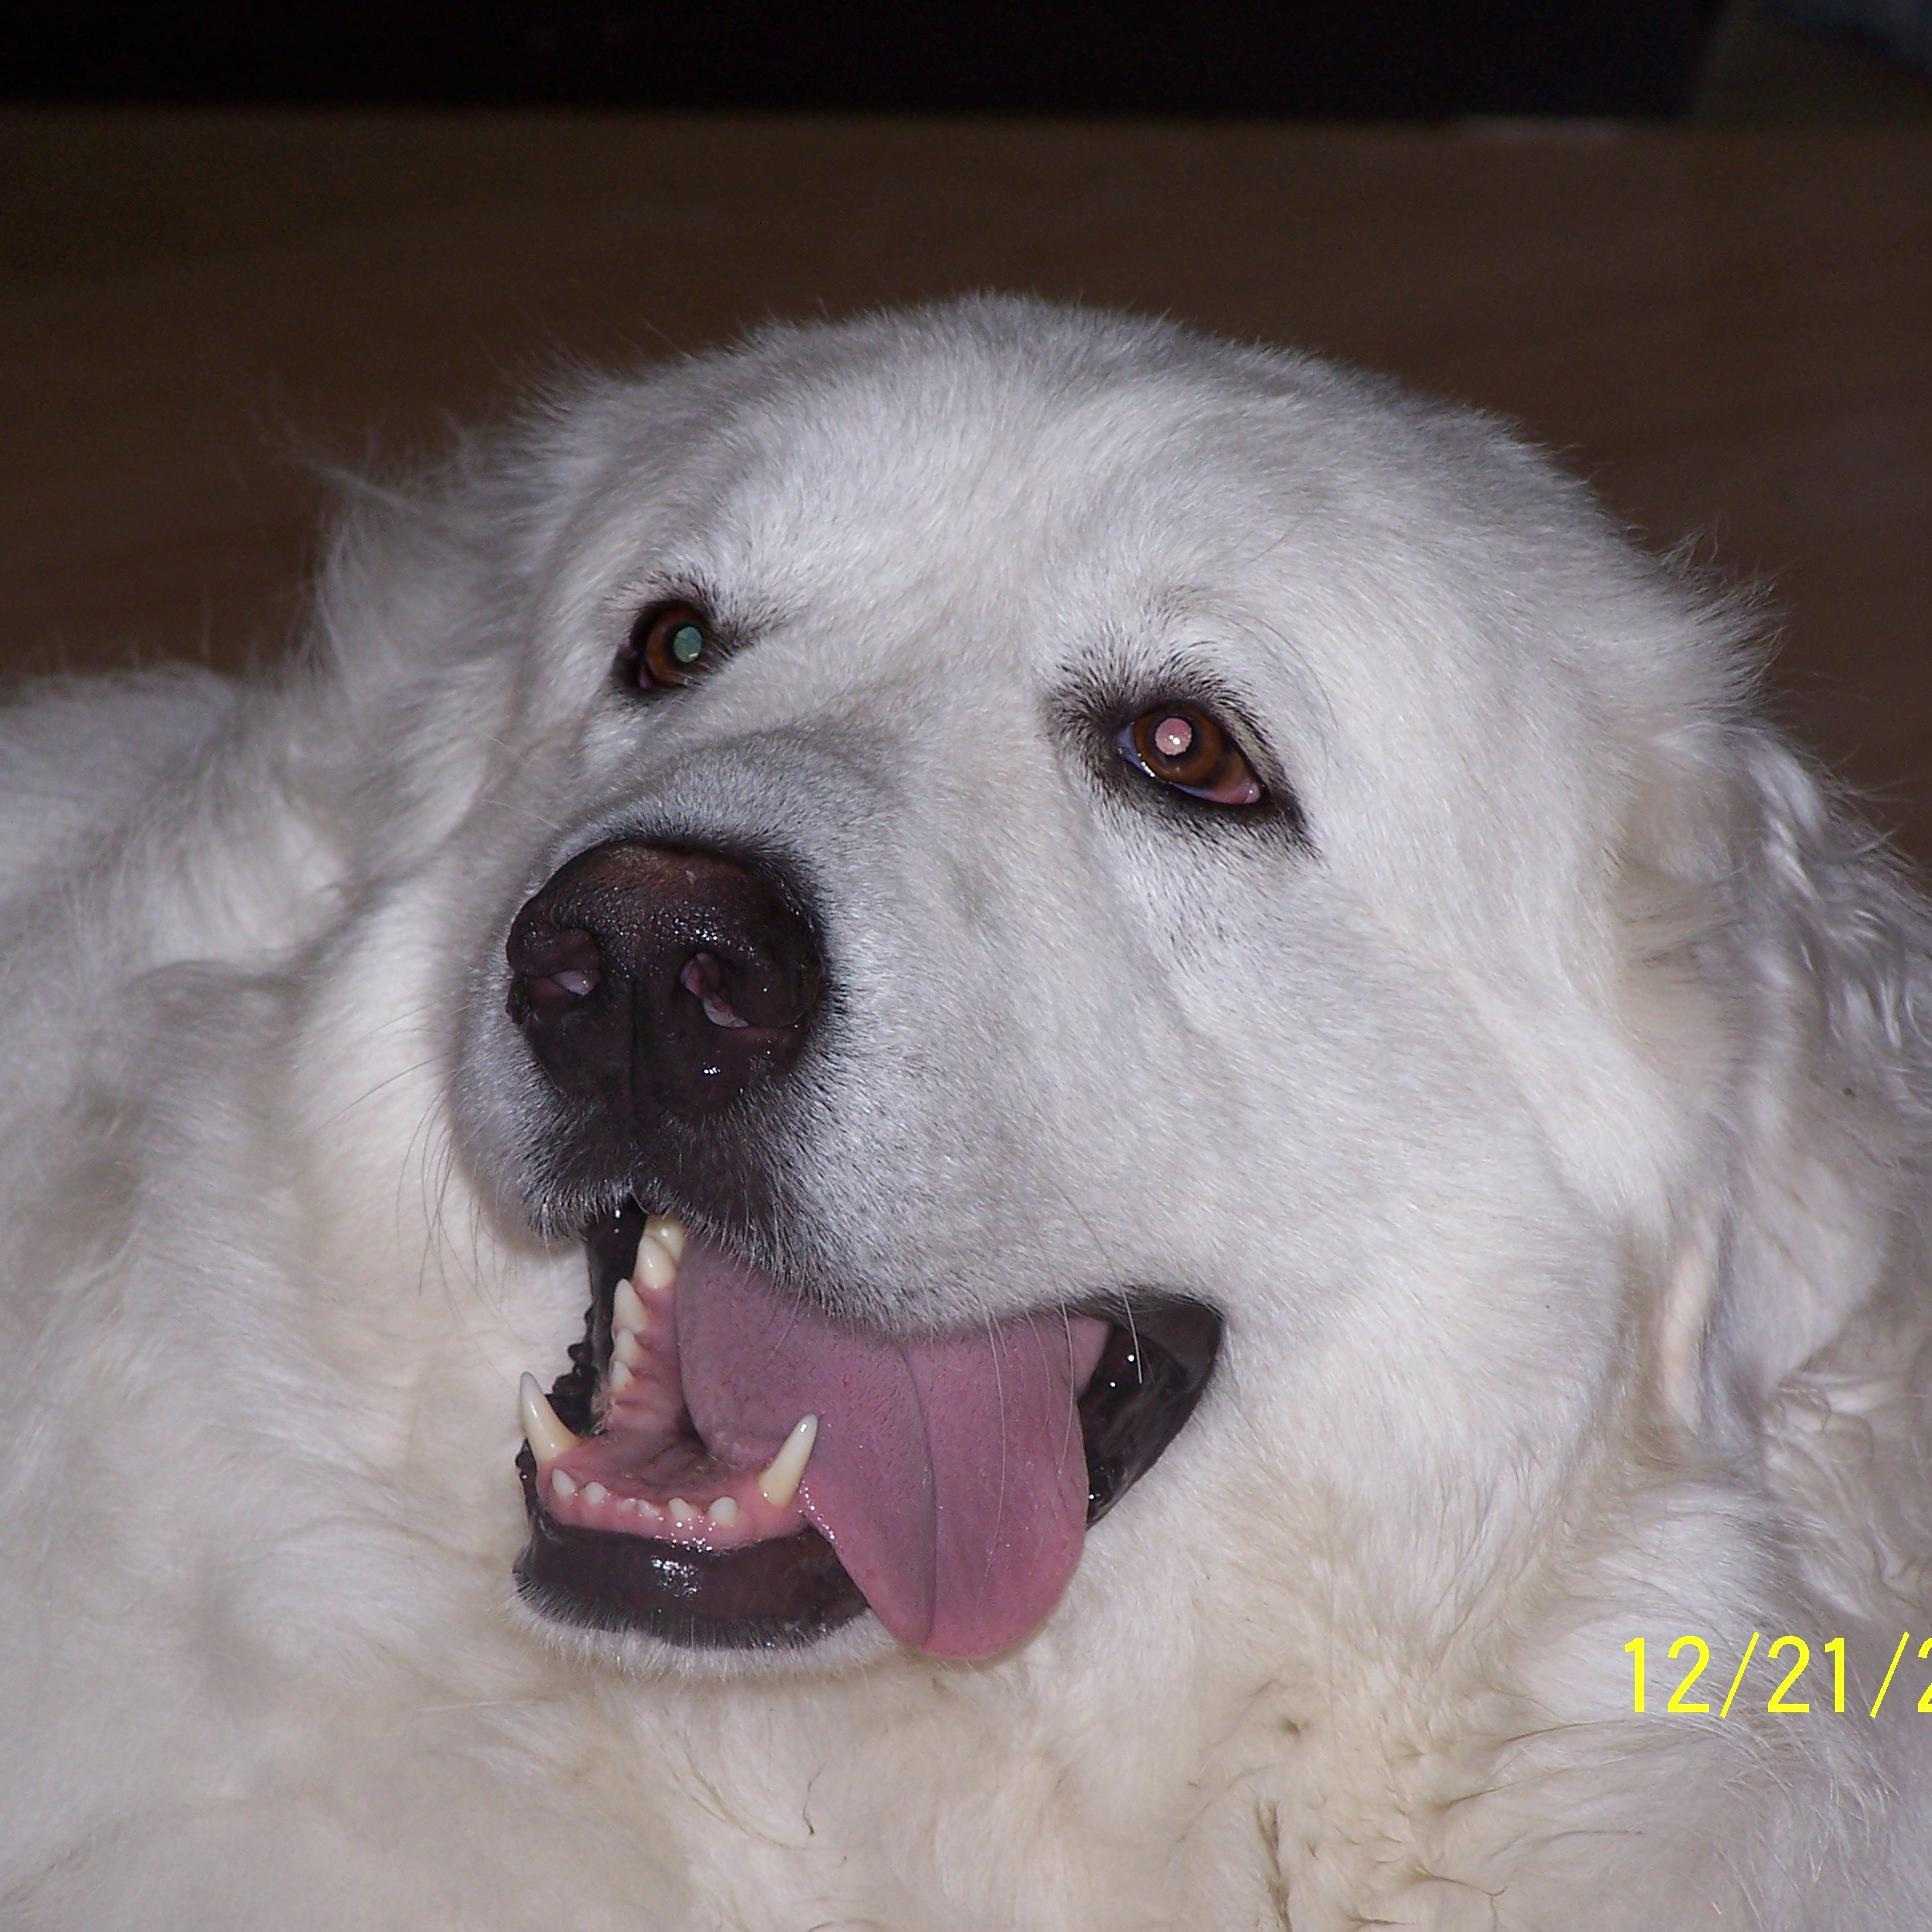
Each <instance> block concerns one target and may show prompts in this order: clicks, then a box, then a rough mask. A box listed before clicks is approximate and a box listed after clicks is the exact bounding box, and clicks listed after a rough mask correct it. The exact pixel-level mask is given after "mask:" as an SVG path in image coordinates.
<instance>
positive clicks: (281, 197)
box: [0, 109, 1932, 859]
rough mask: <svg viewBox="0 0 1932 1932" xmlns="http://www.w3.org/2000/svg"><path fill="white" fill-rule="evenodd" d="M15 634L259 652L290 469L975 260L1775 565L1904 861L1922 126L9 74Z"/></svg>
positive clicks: (1794, 695)
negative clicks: (479, 105)
mask: <svg viewBox="0 0 1932 1932" xmlns="http://www.w3.org/2000/svg"><path fill="white" fill-rule="evenodd" d="M0 251H4V252H3V255H0V273H3V274H4V283H3V284H0V669H14V668H22V667H42V666H45V665H48V664H50V663H54V662H57V661H60V662H67V663H75V664H99V663H110V662H121V661H126V660H127V659H128V658H129V657H131V656H140V657H145V656H153V655H158V654H186V655H203V656H207V657H209V658H211V659H213V660H214V661H216V662H218V663H221V664H224V665H232V664H236V663H239V662H241V661H243V659H244V658H245V657H246V656H247V655H248V654H249V653H251V652H254V651H257V650H260V649H269V650H273V649H277V648H280V647H281V646H282V645H283V644H284V643H285V642H286V640H287V638H288V636H289V635H290V633H291V630H292V627H293V625H294V622H295V612H296V609H297V597H296V593H297V589H298V587H299V583H300V579H301V576H302V573H303V571H304V568H305V566H306V561H307V559H308V558H309V556H310V555H311V554H312V549H313V535H314V531H315V528H316V525H317V522H318V520H319V518H320V516H321V514H322V512H323V509H324V506H325V502H326V490H325V488H324V486H323V485H322V483H321V482H320V481H319V479H318V474H317V471H318V466H319V465H321V464H323V463H327V462H332V461H340V460H347V461H350V462H355V463H360V462H363V461H366V460H369V459H370V458H371V457H376V458H379V459H380V460H382V461H384V462H388V461H391V460H393V459H395V458H397V457H399V456H406V455H407V454H408V453H409V452H411V451H416V450H426V449H428V448H431V447H433V446H434V443H435V440H436V439H437V437H438V436H439V435H440V434H441V433H442V430H443V426H444V425H445V424H446V423H447V422H448V421H449V420H450V419H452V418H468V417H472V416H474V415H476V414H478V413H479V412H481V413H488V412H491V411H493V410H495V409H498V408H500V407H501V406H502V405H503V403H504V402H505V401H506V400H507V399H508V398H509V397H510V396H511V395H513V394H514V393H515V391H516V390H517V388H518V386H519V384H520V383H522V382H523V381H525V380H527V379H528V377H529V376H530V375H531V374H532V373H533V372H535V371H537V370H540V369H542V368H543V367H544V366H545V365H546V364H548V363H550V362H552V361H554V360H556V359H557V358H559V357H561V356H566V355H567V356H570V357H582V356H590V357H594V358H599V359H620V360H621V359H625V358H635V357H644V356H653V355H658V354H662V353H664V352H666V351H667V350H673V349H685V348H689V347H695V346H698V345H701V344H703V343H706V342H709V341H714V340H716V339H718V338H719V337H721V336H725V335H729V334H730V333H732V332H734V331H735V330H737V329H738V328H740V327H742V326H743V325H745V324H746V323H749V322H752V321H755V320H757V319H759V318H762V317H764V316H766V315H771V314H779V315H787V316H800V315H812V314H817V313H838V312H841V311H844V310H847V309H850V308H853V307H855V306H861V305H866V304H872V303H879V302H889V301H900V300H905V299H908V298H912V297H918V296H923V295H930V294H936V293H945V292H951V291H956V290H961V289H967V288H976V287H988V286H991V287H1001V288H1009V289H1031V290H1038V291H1041V292H1044V293H1048V294H1053V295H1058V296H1068V297H1079V298H1082V299H1086V300H1090V301H1095V302H1105V303H1116V304H1125V305H1129V306H1132V307H1136V308H1144V309H1154V310H1161V311H1167V312H1172V313H1174V314H1177V315H1180V316H1183V317H1186V318H1188V319H1190V320H1194V321H1197V322H1201V323H1204V324H1207V325H1210V326H1213V327H1216V328H1221V329H1226V330H1232V331H1235V332H1238V333H1241V334H1245V335H1253V336H1262V337H1268V338H1272V339H1280V340H1288V341H1294V342H1298V343H1301V344H1304V345H1307V346H1310V347H1313V348H1316V349H1320V350H1323V351H1325V352H1328V353H1330V354H1334V355H1338V356H1342V357H1345V358H1348V359H1351V360H1354V361H1358V362H1362V363H1367V364H1371V365H1374V366H1377V367H1381V368H1385V369H1389V370H1392V371H1394V372H1396V373H1398V374H1400V375H1402V376H1405V377H1407V378H1409V379H1410V380H1412V381H1414V382H1417V383H1420V384H1423V385H1425V386H1427V387H1429V388H1432V389H1435V390H1438V391H1442V392H1445V393H1449V394H1453V395H1457V396H1461V397H1465V398H1467V399H1469V400H1472V401H1476V402H1480V403H1482V404H1484V405H1487V406H1489V407H1491V408H1494V409H1498V410H1501V411H1503V412H1505V413H1507V414H1509V415H1511V416H1514V417H1516V418H1518V419H1520V420H1521V421H1522V422H1524V423H1525V424H1526V425H1527V426H1528V428H1529V429H1530V430H1531V432H1532V433H1533V434H1535V435H1536V436H1537V437H1538V438H1539V439H1541V440H1542V441H1543V442H1544V443H1546V444H1547V445H1549V446H1551V447H1553V448H1555V449H1556V450H1558V451H1560V452H1561V453H1562V454H1563V456H1564V457H1565V459H1566V460H1567V461H1568V462H1569V463H1570V464H1572V465H1573V466H1574V467H1576V468H1578V469H1580V470H1581V471H1582V472H1584V473H1585V474H1586V475H1588V476H1590V477H1591V478H1592V479H1593V480H1594V481H1595V482H1596V483H1597V484H1598V486H1599V487H1600V488H1601V489H1602V490H1603V491H1604V492H1605V493H1606V494H1607V496H1608V497H1609V499H1610V500H1611V502H1612V503H1613V504H1614V505H1615V506H1616V507H1617V508H1618V509H1619V510H1620V511H1621V512H1622V513H1623V514H1624V515H1626V516H1627V517H1628V518H1629V519H1630V520H1631V521H1632V522H1633V523H1634V524H1635V525H1637V526H1638V527H1639V528H1640V529H1642V530H1643V531H1644V532H1645V533H1646V534H1647V535H1648V536H1649V537H1650V538H1651V539H1652V540H1653V541H1655V542H1657V543H1660V544H1663V543H1670V542H1674V541H1675V540H1677V539H1678V538H1680V537H1683V536H1685V535H1687V534H1696V535H1699V536H1700V537H1702V538H1704V539H1706V540H1707V545H1708V548H1709V549H1710V550H1711V552H1712V553H1713V554H1715V556H1716V557H1717V558H1718V560H1719V561H1720V562H1721V563H1722V564H1723V565H1724V566H1725V567H1727V568H1728V569H1729V570H1731V571H1732V572H1733V573H1734V574H1738V575H1744V576H1757V577H1763V578H1768V579H1769V580H1770V582H1771V584H1772V586H1773V589H1774V592H1775V598H1776V605H1777V608H1778V609H1779V611H1780V612H1781V613H1782V616H1783V619H1784V626H1785V649H1784V652H1783V655H1782V657H1781V660H1780V668H1779V673H1778V676H1779V695H1780V702H1781V704H1782V707H1783V709H1784V711H1785V713H1786V715H1787V716H1788V717H1789V718H1791V719H1792V721H1793V722H1795V723H1796V724H1797V725H1798V727H1799V729H1800V730H1801V731H1802V732H1803V733H1804V734H1805V735H1806V736H1807V737H1809V738H1810V739H1811V740H1812V741H1813V742H1814V743H1815V744H1817V745H1819V746H1821V747H1822V748H1823V749H1824V750H1825V751H1826V752H1827V754H1828V755H1829V756H1831V757H1832V758H1833V759H1834V760H1836V761H1837V762H1839V763H1840V764H1842V765H1844V766H1845V767H1847V768H1848V769H1849V770H1850V772H1851V773H1852V775H1853V776H1854V778H1855V779H1856V780H1857V781H1858V782H1859V783H1860V784H1861V785H1862V786H1864V787H1865V788H1866V789H1867V790H1868V792H1870V793H1871V794H1873V795H1874V796H1875V799H1876V803H1877V810H1878V813H1879V816H1880V817H1881V819H1882V820H1884V821H1885V822H1887V823H1889V824H1892V825H1896V826H1899V827H1900V828H1902V830H1903V832H1904V835H1905V837H1906V839H1907V841H1908V843H1909V844H1911V845H1912V846H1913V848H1914V849H1915V850H1916V852H1917V853H1918V854H1919V855H1920V856H1921V857H1923V858H1929V859H1932V771H1929V770H1928V751H1932V650H1929V649H1928V646H1929V645H1932V623H1928V619H1927V615H1926V613H1927V612H1928V610H1932V129H1928V127H1927V126H1926V125H1912V124H1909V123H1907V124H1901V125H1897V126H1892V127H1864V128H1858V127H1848V126H1835V127H1833V126H1825V127H1811V128H1804V129H1794V128H1782V129H1758V130H1753V131H1713V130H1711V129H1709V128H1701V129H1683V128H1679V129H1650V130H1632V129H1619V128H1613V127H1606V126H1600V125H1591V124H1582V125H1565V126H1560V127H1559V126H1556V125H1553V124H1540V125H1538V124H1532V125H1526V126H1509V125H1499V126H1495V127H1480V126H1477V127H1465V128H1461V129H1426V130H1424V129H1418V130H1413V131H1390V130H1372V129H1365V130H1360V131H1336V130H1319V129H1296V128H1280V127H1264V126H1258V125H1247V126H1241V125H1231V126H1230V125H1224V126H1219V127H1207V126H1190V125H1186V124H1168V125H1146V124H1140V125H1128V124H1107V123H1091V122H1090V123H1048V122H1041V123H1025V122H1007V123H999V122H992V121H983V122H970V121H968V122H957V121H956V122H925V123H919V122H912V121H906V122H890V121H887V122H878V121H872V122H863V121H831V120H820V121H810V120H805V121H779V120H758V119H749V118H747V119H688V120H675V119H668V118H664V117H657V118H652V119H625V118H621V117H615V116H613V117H609V118H598V117H594V116H564V115H557V114H552V115H543V114H528V115H521V116H518V115H509V114H491V115H478V116H470V117H459V116H436V115H429V114H415V115H411V114H389V115H374V114H360V115H358V114H355V113H341V112H328V113H319V112H318V113H311V114H294V113H289V112H281V113H253V112H211V111H205V110H204V111H197V112H189V113H173V114H169V113H160V112H156V111H151V110H150V111H138V110H137V111H117V112H108V111H101V110H94V111H89V110H80V109H60V110H47V111H33V110H13V111H10V112H6V113H0Z"/></svg>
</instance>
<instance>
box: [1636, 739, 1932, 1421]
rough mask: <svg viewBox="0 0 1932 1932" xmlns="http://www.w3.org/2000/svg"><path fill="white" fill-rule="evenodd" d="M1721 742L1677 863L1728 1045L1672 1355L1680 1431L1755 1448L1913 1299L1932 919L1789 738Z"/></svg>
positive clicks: (1696, 1180)
mask: <svg viewBox="0 0 1932 1932" xmlns="http://www.w3.org/2000/svg"><path fill="white" fill-rule="evenodd" d="M1717 741H1718V746H1719V747H1720V748H1719V749H1718V750H1717V754H1716V755H1714V756H1713V755H1709V753H1710V751H1711V749H1712V748H1711V747H1707V755H1706V756H1705V757H1704V758H1703V759H1701V760H1700V761H1699V762H1700V764H1701V766H1702V772H1703V777H1704V780H1705V781H1706V782H1705V783H1704V784H1703V785H1702V786H1700V787H1699V788H1698V789H1699V791H1700V793H1701V801H1700V802H1701V810H1700V811H1699V812H1698V813H1697V815H1696V818H1697V822H1698V823H1699V826H1700V832H1699V834H1698V835H1694V836H1692V837H1691V838H1689V839H1685V838H1684V837H1683V836H1682V825H1681V821H1680V830H1679V836H1678V839H1677V847H1676V852H1675V854H1674V860H1675V862H1674V863H1673V864H1672V865H1671V867H1670V869H1671V870H1672V871H1673V872H1674V873H1675V874H1676V876H1677V879H1678V881H1679V883H1680V886H1681V883H1682V882H1683V880H1684V878H1685V876H1686V870H1687V864H1686V862H1687V861H1688V870H1689V871H1690V872H1691V873H1693V874H1701V878H1700V879H1699V880H1698V882H1697V884H1696V886H1695V888H1694V892H1693V897H1694V898H1695V899H1696V900H1697V901H1698V902H1699V904H1700V905H1701V916H1698V917H1695V918H1693V919H1692V920H1690V921H1689V922H1688V930H1687V931H1686V930H1683V929H1680V931H1679V933H1678V934H1677V938H1678V940H1679V942H1680V944H1679V946H1678V948H1677V950H1676V957H1675V962H1674V963H1675V970H1676V971H1677V973H1678V974H1679V976H1680V979H1686V978H1687V980H1688V982H1689V984H1690V987H1691V988H1692V989H1693V991H1694V1008H1695V1010H1696V1011H1697V1012H1698V1013H1699V1014H1700V1015H1701V1024H1702V1027H1703V1029H1704V1031H1705V1036H1706V1041H1707V1045H1706V1048H1705V1051H1704V1052H1703V1053H1702V1054H1701V1055H1696V1056H1692V1058H1691V1059H1690V1060H1688V1061H1686V1062H1685V1063H1684V1066H1685V1068H1686V1069H1688V1068H1690V1067H1693V1066H1695V1067H1696V1068H1697V1071H1696V1072H1695V1073H1694V1074H1690V1073H1687V1076H1686V1077H1688V1078H1689V1079H1691V1080H1692V1081H1693V1082H1694V1084H1695V1085H1697V1086H1698V1087H1699V1089H1700V1090H1701V1096H1702V1098H1701V1102H1700V1107H1699V1111H1700V1113H1701V1120H1700V1122H1699V1126H1698V1131H1697V1133H1696V1137H1695V1141H1694V1149H1695V1151H1694V1152H1693V1153H1692V1156H1691V1159H1690V1161H1689V1163H1688V1173H1687V1174H1682V1175H1680V1185H1679V1187H1678V1190H1677V1199H1676V1201H1675V1202H1674V1204H1673V1208H1672V1215H1671V1229H1670V1235H1669V1238H1668V1241H1667V1258H1666V1261H1665V1265H1664V1267H1663V1269H1662V1271H1661V1272H1662V1277H1663V1279H1662V1299H1661V1306H1660V1321H1659V1326H1658V1331H1657V1349H1656V1359H1657V1364H1658V1371H1659V1381H1660V1384H1661V1393H1662V1396H1663V1400H1664V1407H1665V1410H1666V1414H1667V1416H1668V1418H1669V1419H1670V1421H1672V1422H1674V1423H1675V1424H1676V1425H1677V1426H1678V1427H1680V1428H1682V1429H1684V1430H1686V1431H1688V1432H1690V1433H1692V1434H1696V1435H1703V1436H1706V1437H1707V1438H1708V1437H1711V1436H1717V1437H1730V1438H1732V1439H1733V1440H1734V1441H1736V1442H1737V1443H1739V1445H1740V1446H1742V1444H1743V1443H1745V1442H1748V1441H1751V1440H1754V1439H1755V1438H1756V1437H1757V1436H1758V1434H1759V1431H1760V1429H1761V1427H1762V1420H1763V1418H1764V1416H1765V1414H1766V1408H1767V1404H1768V1402H1769V1401H1770V1399H1771V1398H1772V1396H1773V1395H1774V1392H1775V1391H1776V1390H1777V1389H1778V1388H1779V1387H1780V1385H1781V1384H1783V1383H1784V1382H1785V1381H1786V1379H1787V1378H1788V1377H1790V1376H1791V1375H1792V1374H1794V1372H1796V1371H1797V1370H1799V1369H1800V1368H1802V1367H1803V1366H1804V1365H1805V1364H1806V1363H1807V1362H1809V1361H1811V1360H1812V1358H1813V1357H1815V1356H1816V1355H1818V1354H1819V1353H1820V1351H1821V1350H1824V1349H1826V1348H1827V1347H1828V1346H1829V1345H1830V1344H1831V1343H1832V1342H1833V1341H1834V1340H1835V1339H1836V1338H1838V1337H1839V1336H1840V1334H1841V1333H1842V1332H1843V1331H1844V1329H1845V1328H1846V1326H1847V1324H1848V1323H1849V1322H1851V1320H1852V1319H1853V1317H1854V1316H1856V1315H1857V1314H1858V1313H1859V1312H1860V1311H1861V1310H1862V1309H1865V1308H1866V1307H1867V1306H1868V1305H1869V1304H1871V1303H1872V1302H1873V1301H1874V1299H1875V1298H1877V1297H1881V1296H1883V1295H1884V1294H1885V1293H1886V1292H1887V1290H1888V1289H1891V1290H1903V1288H1904V1287H1905V1286H1906V1270H1907V1267H1908V1265H1909V1264H1910V1263H1911V1262H1912V1261H1913V1259H1914V1257H1915V1255H1916V1253H1917V1244H1918V1240H1919V1234H1920V1226H1919V1224H1920V1220H1921V1217H1922V1214H1923V1208H1922V1205H1921V1200H1920V1197H1921V1195H1922V1193H1923V1191H1924V1183H1923V1173H1922V1165H1923V1163H1922V1159H1921V1158H1920V1157H1921V1155H1922V1153H1923V1151H1924V1146H1925V1139H1926V1135H1925V1127H1926V1123H1927V1119H1928V1116H1929V1115H1932V1048H1929V1044H1928V1040H1927V1037H1926V1033H1925V1030H1924V1029H1925V1022H1926V1018H1927V1015H1928V1014H1932V920H1929V919H1928V914H1927V908H1926V907H1925V905H1924V903H1923V902H1922V901H1921V899H1920V898H1919V897H1918V895H1917V893H1916V892H1915V891H1914V889H1913V888H1912V886H1911V885H1910V884H1909V882H1908V881H1907V879H1906V877H1905V875H1904V872H1903V869H1902V867H1901V866H1900V865H1899V863H1898V861H1897V860H1896V859H1895V858H1894V857H1893V855H1892V854H1891V852H1890V851H1889V849H1888V848H1887V847H1886V845H1885V843H1884V841H1883V840H1882V839H1880V838H1878V837H1877V836H1876V835H1875V834H1873V833H1871V832H1870V831H1869V830H1867V829H1865V828H1864V827H1862V826H1861V825H1860V824H1859V822H1858V820H1857V819H1856V817H1855V815H1853V814H1852V813H1850V812H1849V811H1847V810H1845V809H1843V807H1842V805H1841V804H1840V802H1839V801H1837V800H1835V799H1833V797H1832V796H1831V795H1830V794H1829V792H1828V791H1827V789H1826V786H1825V784H1824V783H1823V781H1822V780H1821V779H1820V778H1819V776H1818V775H1817V773H1816V772H1815V771H1814V770H1813V769H1812V768H1811V767H1810V765H1809V764H1808V763H1807V762H1806V761H1805V760H1804V759H1803V758H1802V757H1800V756H1799V755H1798V754H1797V753H1796V752H1795V751H1794V750H1793V749H1792V748H1791V747H1790V746H1789V745H1788V744H1787V743H1786V742H1785V741H1784V740H1783V739H1782V738H1780V737H1779V736H1778V735H1777V734H1776V733H1775V732H1773V731H1771V730H1770V729H1768V728H1767V727H1765V726H1763V725H1762V724H1758V723H1755V722H1746V723H1732V724H1731V725H1729V726H1728V727H1726V728H1722V729H1720V730H1719V732H1718V734H1717ZM1712 781H1715V782H1714V783H1713V782H1712ZM1713 815H1714V816H1713ZM1683 903H1684V900H1683V898H1682V895H1681V893H1680V894H1679V895H1678V898H1677V904H1678V906H1679V908H1680V909H1681V907H1682V905H1683ZM1654 956H1655V955H1653V957H1654ZM1681 1024H1682V1022H1681V1020H1680V1025H1681Z"/></svg>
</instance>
